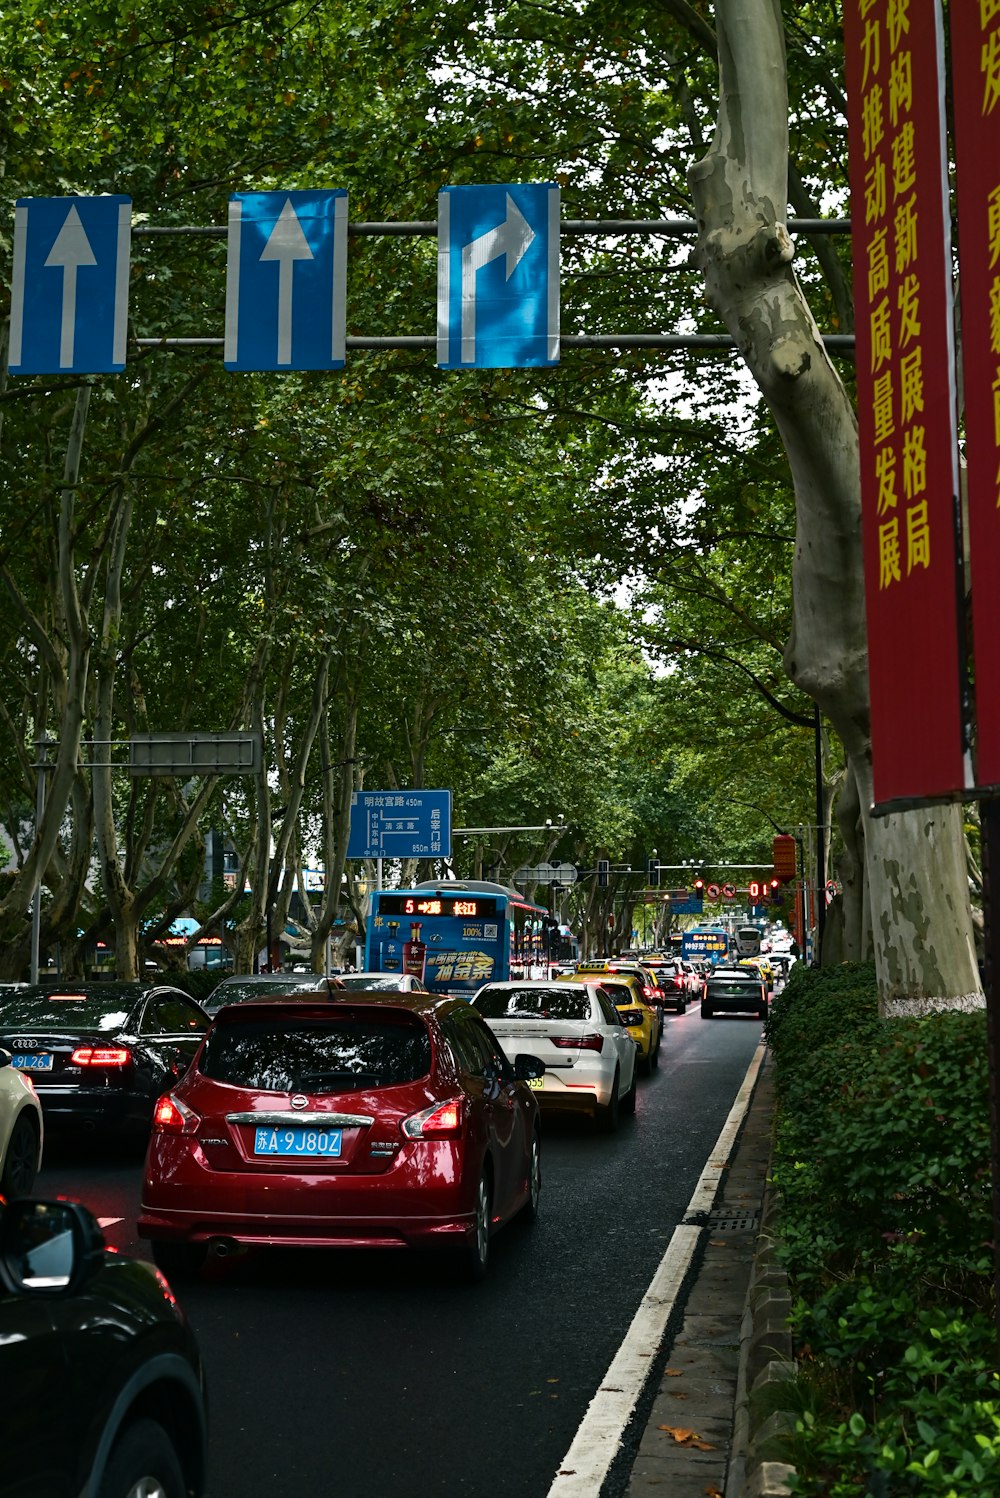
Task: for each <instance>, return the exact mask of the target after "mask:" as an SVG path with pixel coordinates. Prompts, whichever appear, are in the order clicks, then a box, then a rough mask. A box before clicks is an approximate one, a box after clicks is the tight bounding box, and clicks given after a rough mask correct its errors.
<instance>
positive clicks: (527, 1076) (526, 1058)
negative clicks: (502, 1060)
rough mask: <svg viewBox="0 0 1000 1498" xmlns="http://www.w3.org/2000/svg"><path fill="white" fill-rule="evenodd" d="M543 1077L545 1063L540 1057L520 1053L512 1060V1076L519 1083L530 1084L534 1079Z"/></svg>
mask: <svg viewBox="0 0 1000 1498" xmlns="http://www.w3.org/2000/svg"><path fill="white" fill-rule="evenodd" d="M544 1075H545V1062H544V1061H543V1060H542V1059H541V1057H540V1056H531V1055H529V1054H528V1052H527V1051H522V1052H521V1054H520V1055H519V1056H515V1058H514V1076H515V1077H516V1078H517V1080H518V1081H519V1082H530V1081H532V1080H533V1078H535V1077H542V1076H544Z"/></svg>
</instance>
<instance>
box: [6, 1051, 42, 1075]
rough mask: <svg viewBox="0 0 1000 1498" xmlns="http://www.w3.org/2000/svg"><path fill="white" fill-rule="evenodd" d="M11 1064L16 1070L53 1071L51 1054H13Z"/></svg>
mask: <svg viewBox="0 0 1000 1498" xmlns="http://www.w3.org/2000/svg"><path fill="white" fill-rule="evenodd" d="M10 1064H11V1066H12V1067H13V1068H14V1070H15V1071H51V1070H52V1057H51V1055H49V1054H46V1055H44V1056H43V1055H35V1056H12V1057H11V1060H10Z"/></svg>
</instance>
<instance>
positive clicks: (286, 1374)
mask: <svg viewBox="0 0 1000 1498" xmlns="http://www.w3.org/2000/svg"><path fill="white" fill-rule="evenodd" d="M759 1037H760V1024H759V1022H758V1021H756V1020H753V1019H749V1018H744V1017H742V1016H726V1017H722V1018H719V1019H715V1020H712V1021H703V1020H702V1019H701V1018H700V1015H699V1013H698V1009H697V1006H695V1007H693V1008H690V1009H689V1010H688V1012H687V1014H686V1015H684V1016H679V1015H678V1016H673V1015H668V1016H667V1023H666V1029H665V1034H664V1041H663V1048H662V1051H661V1064H660V1068H659V1071H658V1072H657V1073H656V1074H654V1076H653V1077H651V1078H643V1079H640V1082H639V1098H638V1105H637V1109H636V1116H635V1118H634V1119H628V1120H624V1121H623V1123H622V1126H621V1128H620V1130H619V1132H618V1133H617V1134H615V1135H612V1136H604V1135H601V1134H598V1133H597V1132H596V1131H594V1130H593V1129H591V1128H590V1127H589V1126H588V1125H587V1124H585V1123H582V1122H581V1123H580V1124H572V1125H571V1124H559V1125H556V1124H551V1125H549V1126H548V1127H547V1128H546V1130H545V1135H544V1149H543V1186H542V1200H541V1211H540V1216H539V1219H538V1221H537V1223H536V1224H535V1225H534V1226H533V1227H522V1226H520V1225H517V1224H515V1225H513V1226H512V1227H509V1228H507V1229H505V1230H504V1232H502V1233H501V1234H500V1235H499V1236H498V1237H497V1238H495V1239H494V1242H493V1254H492V1261H491V1266H490V1275H489V1278H488V1280H487V1282H486V1283H485V1284H484V1285H482V1286H478V1287H469V1286H464V1285H460V1284H456V1283H454V1282H453V1281H452V1279H451V1277H450V1276H449V1275H448V1273H447V1272H446V1271H443V1270H441V1269H440V1268H437V1267H435V1266H434V1265H433V1264H428V1263H427V1262H426V1261H424V1260H423V1259H417V1258H410V1257H409V1256H408V1255H404V1254H402V1253H399V1254H397V1253H383V1254H376V1253H354V1252H351V1253H332V1252H328V1251H324V1250H311V1251H309V1250H307V1251H302V1252H291V1251H273V1252H271V1253H265V1252H261V1253H259V1254H258V1255H256V1256H247V1257H246V1258H244V1259H240V1260H232V1259H230V1260H224V1261H215V1262H213V1263H212V1264H211V1265H210V1266H209V1268H208V1269H207V1270H206V1272H205V1274H204V1276H203V1277H202V1278H201V1280H199V1281H197V1282H195V1283H193V1284H184V1285H178V1286H177V1287H176V1288H177V1291H178V1295H179V1298H180V1300H181V1303H182V1305H183V1306H184V1309H185V1310H186V1312H187V1314H188V1316H189V1317H190V1320H191V1322H192V1324H193V1326H194V1328H195V1331H196V1333H197V1335H198V1339H199V1342H200V1344H201V1349H202V1353H203V1356H204V1358H205V1363H206V1367H207V1370H208V1380H209V1396H210V1415H211V1462H210V1481H209V1498H278V1495H279V1494H286V1493H315V1494H329V1493H339V1492H344V1493H351V1492H358V1493H367V1494H373V1495H376V1494H377V1495H378V1498H437V1495H441V1498H444V1495H448V1498H455V1495H464V1498H487V1495H489V1498H496V1494H498V1493H503V1494H504V1495H505V1498H544V1495H545V1494H547V1492H548V1490H549V1486H550V1484H551V1482H552V1479H553V1477H554V1475H555V1472H556V1470H557V1468H558V1466H559V1464H560V1462H561V1460H562V1458H563V1456H564V1455H565V1453H566V1451H567V1449H568V1447H569V1445H570V1442H571V1441H572V1439H573V1436H574V1434H575V1432H576V1429H577V1426H578V1425H579V1423H580V1420H581V1419H582V1417H583V1415H584V1412H585V1411H586V1408H587V1405H588V1404H589V1402H590V1400H591V1398H592V1396H593V1394H594V1391H595V1390H596V1388H597V1387H598V1385H599V1383H600V1381H601V1378H602V1377H603V1375H604V1373H605V1371H606V1369H607V1368H608V1365H609V1364H610V1362H611V1360H612V1358H613V1356H614V1354H615V1352H616V1350H617V1348H618V1346H619V1343H620V1342H621V1340H622V1338H623V1337H624V1335H625V1333H626V1331H627V1329H628V1326H629V1324H630V1322H631V1320H632V1317H633V1315H634V1313H635V1311H636V1308H637V1306H638V1305H639V1302H640V1300H641V1298H642V1295H643V1293H644V1291H645V1289H646V1287H647V1285H648V1284H649V1281H650V1280H651V1278H652V1276H653V1273H654V1271H655V1269H656V1266H657V1264H658V1263H659V1260H660V1258H661V1256H662V1254H663V1251H664V1249H665V1247H666V1245H667V1243H668V1241H669V1239H670V1236H671V1234H672V1232H673V1229H674V1227H675V1226H676V1225H677V1223H678V1221H679V1220H680V1219H681V1217H682V1216H683V1214H684V1211H685V1209H686V1207H687V1204H688V1201H689V1199H690V1196H691V1193H692V1191H693V1189H694V1186H695V1184H696V1182H697V1180H698V1177H699V1175H700V1173H701V1171H702V1169H703V1167H704V1165H705V1162H706V1160H707V1158H708V1156H709V1154H710V1152H711V1150H712V1147H713V1145H714V1143H715V1141H716V1139H717V1138H718V1135H719V1132H720V1130H721V1128H722V1126H723V1124H724V1122H725V1120H726V1117H727V1115H728V1113H729V1110H730V1108H731V1106H732V1103H733V1099H734V1098H735V1095H736V1093H737V1091H738V1089H739V1086H740V1083H741V1082H742V1080H743V1077H744V1075H745V1072H746V1069H747V1066H748V1065H749V1063H750V1060H751V1057H752V1055H753V1052H754V1048H755V1046H756V1044H757V1041H758V1040H759ZM140 1181H141V1162H140V1161H139V1160H138V1159H136V1157H135V1156H134V1155H133V1156H132V1157H131V1158H129V1157H127V1156H120V1155H119V1156H117V1157H116V1156H115V1155H114V1154H113V1152H109V1151H107V1150H106V1149H102V1150H100V1151H98V1150H97V1149H95V1148H82V1147H81V1148H76V1147H70V1146H68V1145H65V1144H59V1143H57V1142H55V1141H53V1142H51V1144H50V1147H49V1148H48V1150H47V1153H46V1160H45V1164H44V1167H43V1170H42V1173H41V1175H40V1177H39V1181H38V1184H37V1186H36V1188H35V1194H36V1195H39V1196H43V1195H44V1196H54V1195H58V1194H65V1195H71V1196H75V1197H77V1198H79V1199H80V1200H82V1201H84V1202H85V1203H86V1204H87V1205H88V1206H89V1207H90V1208H91V1210H92V1211H94V1212H95V1213H96V1214H97V1215H98V1216H99V1217H100V1218H102V1219H104V1220H105V1221H106V1226H105V1232H106V1236H107V1238H108V1241H109V1243H110V1244H112V1245H113V1246H114V1247H116V1248H119V1249H121V1250H122V1251H123V1252H128V1253H133V1254H136V1255H139V1256H141V1257H148V1256H149V1254H148V1245H146V1244H144V1243H141V1242H140V1241H139V1240H138V1239H137V1238H136V1236H135V1216H136V1212H137V1209H138V1202H139V1188H140Z"/></svg>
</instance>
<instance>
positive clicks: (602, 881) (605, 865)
mask: <svg viewBox="0 0 1000 1498" xmlns="http://www.w3.org/2000/svg"><path fill="white" fill-rule="evenodd" d="M610 872H611V863H610V860H609V859H607V858H599V859H598V860H597V883H598V885H599V887H600V888H601V889H607V887H608V876H609V874H610Z"/></svg>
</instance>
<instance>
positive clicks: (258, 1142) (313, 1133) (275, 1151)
mask: <svg viewBox="0 0 1000 1498" xmlns="http://www.w3.org/2000/svg"><path fill="white" fill-rule="evenodd" d="M343 1138H344V1131H343V1129H266V1128H264V1129H256V1130H255V1131H254V1145H253V1152H254V1154H255V1155H283V1156H286V1157H294V1158H303V1159H311V1158H315V1157H317V1156H322V1157H323V1158H325V1159H329V1158H330V1157H331V1156H333V1157H336V1156H337V1155H339V1154H340V1151H341V1146H342V1142H343Z"/></svg>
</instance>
